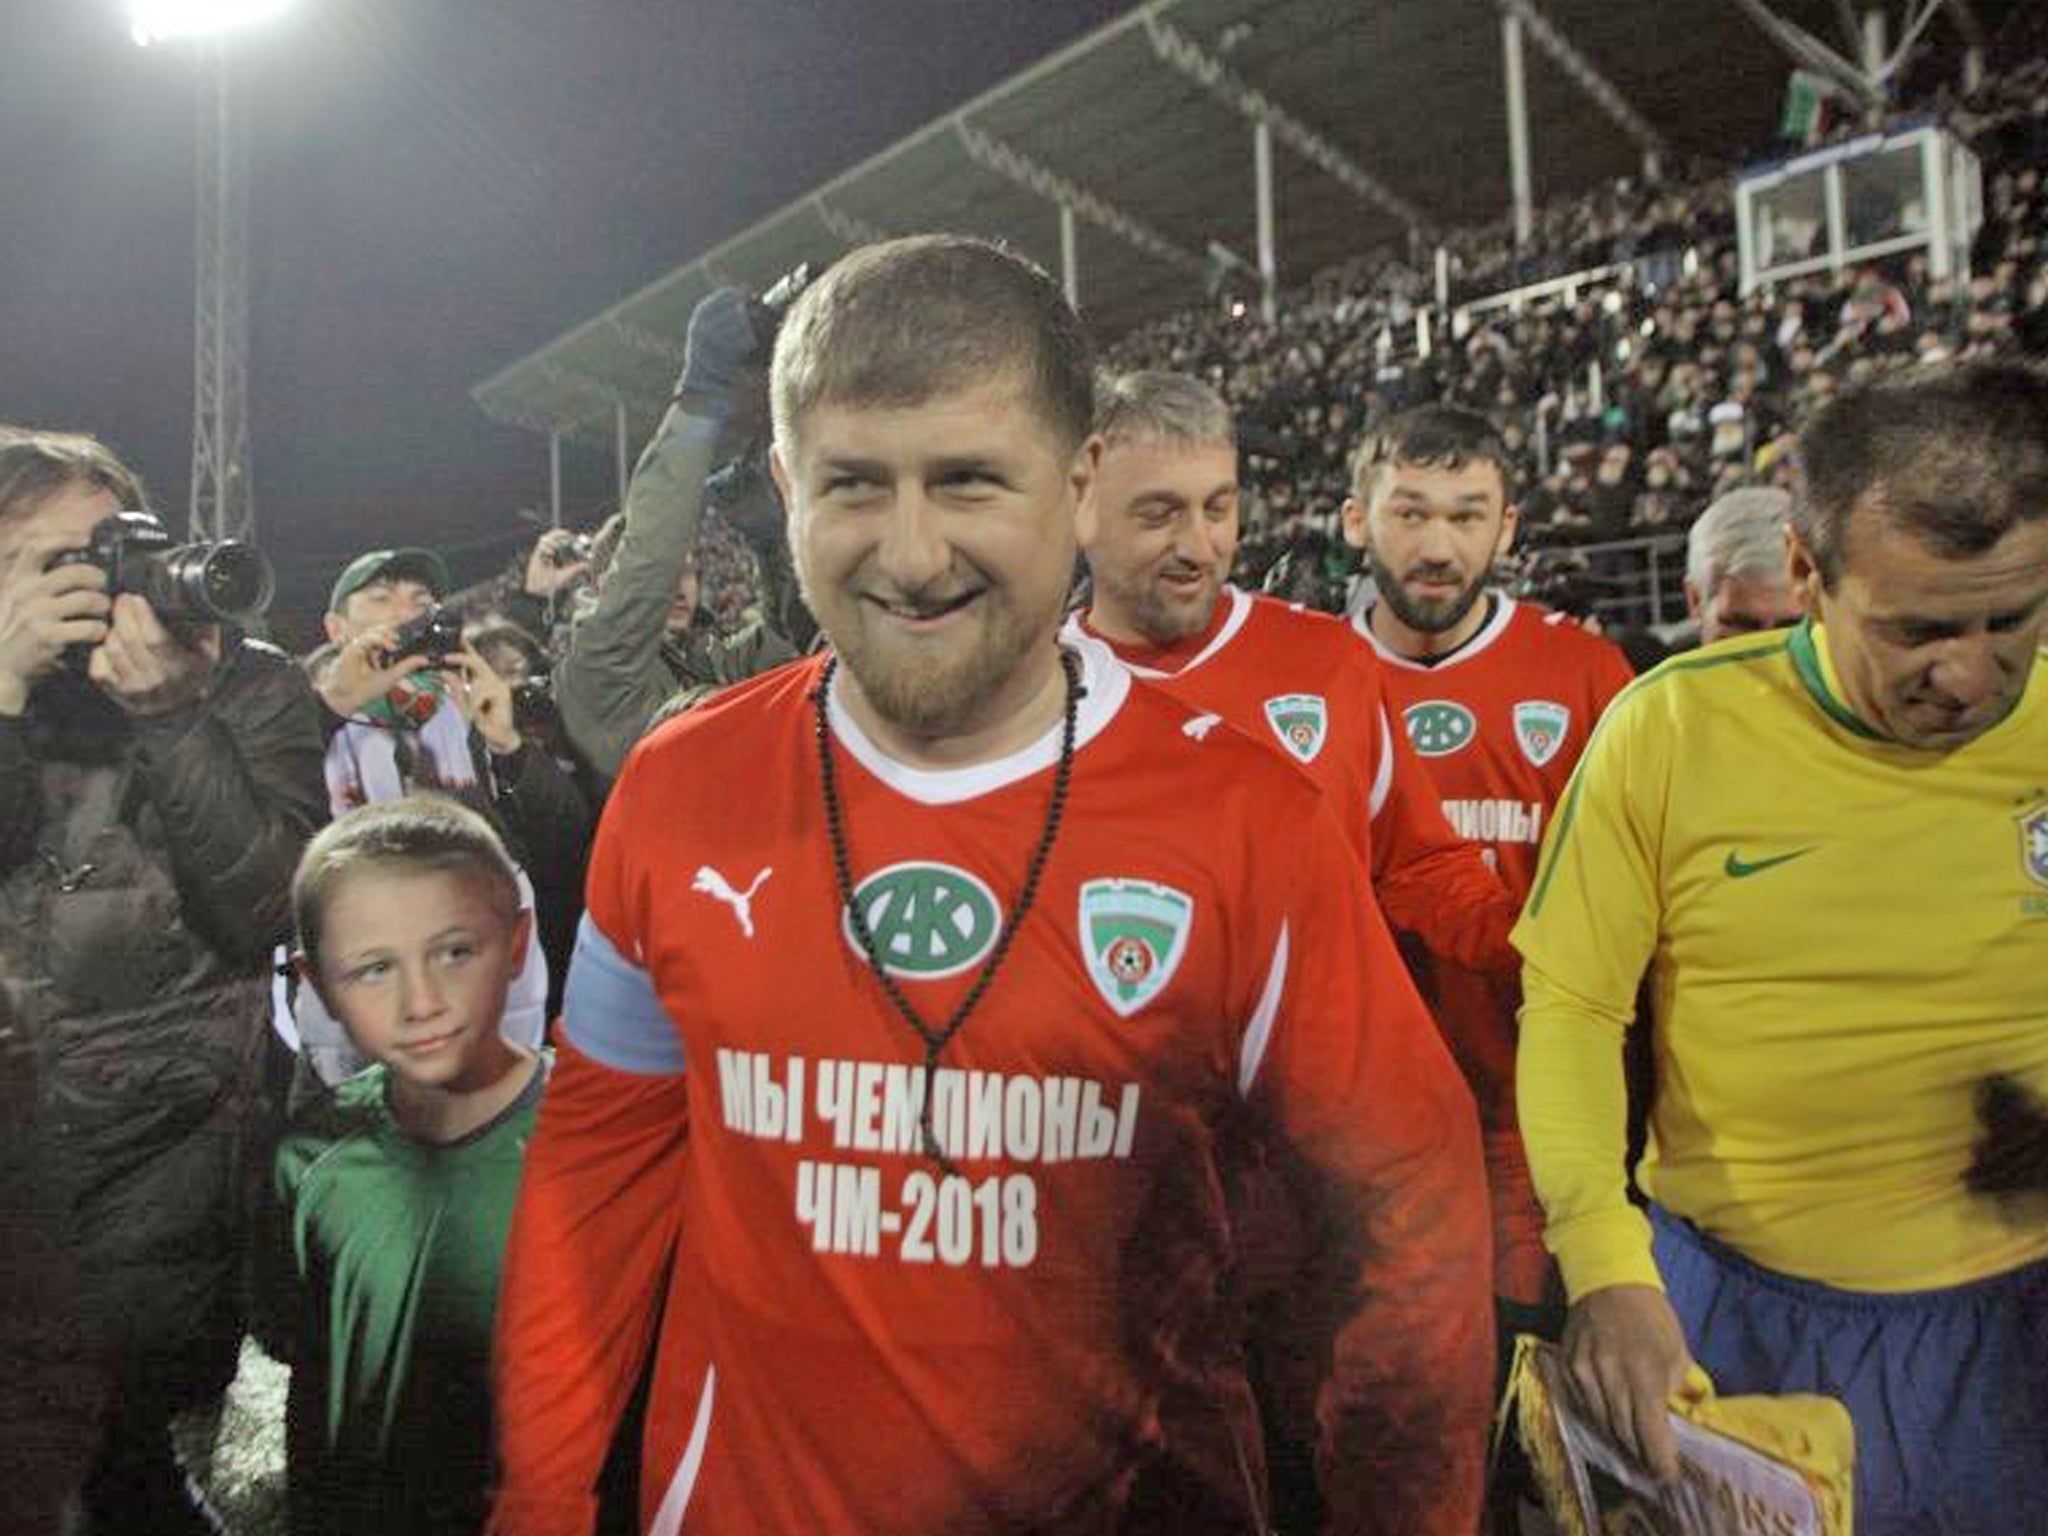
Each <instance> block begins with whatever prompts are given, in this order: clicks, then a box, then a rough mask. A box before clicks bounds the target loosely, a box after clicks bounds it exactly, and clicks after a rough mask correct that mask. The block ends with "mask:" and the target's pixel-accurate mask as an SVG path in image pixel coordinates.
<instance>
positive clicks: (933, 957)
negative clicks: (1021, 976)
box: [840, 863, 1003, 980]
mask: <svg viewBox="0 0 2048 1536" xmlns="http://www.w3.org/2000/svg"><path fill="white" fill-rule="evenodd" d="M853 899H854V902H855V904H856V905H857V906H858V907H859V908H860V914H861V916H862V917H863V918H865V919H866V920H867V925H868V932H869V933H871V934H872V935H874V940H875V952H876V953H877V954H878V955H879V956H880V958H881V961H882V967H883V969H884V970H886V971H888V972H889V974H890V975H892V976H914V977H918V978H921V979H925V980H930V979H932V978H935V977H939V976H951V975H954V974H956V973H958V972H960V971H964V970H966V969H967V968H968V967H969V966H970V965H973V964H974V963H975V962H976V961H978V960H980V959H981V958H982V957H983V956H984V955H986V954H987V953H988V952H989V950H990V949H991V948H992V947H993V946H994V944H995V941H996V931H997V930H998V929H999V928H1001V927H1002V925H1003V912H1002V908H1001V907H999V906H997V905H996V898H995V893H994V892H993V891H991V890H990V889H989V888H988V887H987V886H986V885H984V884H983V883H982V882H981V881H979V880H977V879H976V878H975V877H974V876H972V875H970V874H968V873H967V871H965V870H964V869H955V868H953V867H952V866H951V865H949V864H918V863H911V864H891V865H890V866H889V867H888V868H887V869H883V870H877V871H876V872H875V873H874V874H872V875H869V876H868V877H867V879H865V880H863V881H861V883H860V884H859V885H858V886H857V887H855V889H854V893H853ZM840 927H841V929H842V930H844V932H845V934H846V942H847V944H848V945H850V946H851V947H852V949H853V952H854V953H855V954H857V955H858V954H861V953H862V950H861V947H860V940H859V939H858V938H856V937H855V936H854V932H853V914H852V913H851V912H847V913H845V914H844V916H843V918H842V920H841V922H840Z"/></svg>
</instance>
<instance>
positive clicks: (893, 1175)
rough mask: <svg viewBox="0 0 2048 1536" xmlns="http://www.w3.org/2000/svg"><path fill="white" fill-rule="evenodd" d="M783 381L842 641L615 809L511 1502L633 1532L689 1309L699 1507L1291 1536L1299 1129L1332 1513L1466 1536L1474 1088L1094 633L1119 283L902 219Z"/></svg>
mask: <svg viewBox="0 0 2048 1536" xmlns="http://www.w3.org/2000/svg"><path fill="white" fill-rule="evenodd" d="M772 393H773V399H774V406H775V422H776V448H775V456H774V470H775V475H776V478H777V481H778V484H779V485H780V487H781V489H782V492H783V497H784V500H785V502H786V504H787V505H788V507H789V515H790V534H791V547H792V550H793V553H794V555H795V563H796V567H797V570H798V573H799V576H800V578H801V580H802V583H803V588H804V593H805V597H806V600H807V601H808V603H809V604H810V607H811V609H812V611H813V613H814V614H815V615H816V616H817V618H818V620H819V623H820V626H821V627H822V629H823V631H824V633H825V634H826V636H827V637H828V638H829V639H830V641H831V644H832V651H831V653H830V655H829V656H827V657H821V658H812V659H809V660H805V661H801V662H795V663H792V664H790V665H789V666H787V667H784V668H782V669H780V670H778V671H775V672H771V673H768V674H766V675H765V676H763V677H760V678H757V679H754V680H753V681H751V682H749V683H746V684H743V685H740V686H739V687H737V688H734V689H732V690H730V691H729V692H727V693H725V694H723V695H721V696H720V698H719V699H718V700H717V701H716V702H714V703H712V704H710V705H708V706H705V707H703V708H700V709H698V710H696V711H693V712H691V713H690V714H688V715H685V716H682V717H680V718H678V719H677V720H675V721H672V722H671V723H669V724H668V725H666V726H663V727H661V728H660V729H658V730H656V731H655V732H653V733H652V734H651V735H649V736H648V737H647V738H646V739H645V740H644V741H643V742H642V743H641V744H640V746H639V747H638V748H637V749H636V750H635V751H634V753H633V755H632V756H631V757H630V758H629V759H628V761H627V763H626V766H625V769H624V771H623V773H622V774H621V776H620V779H619V781H618V785H617V787H616V789H615V790H614V791H613V795H612V798H611V801H610V804H609V806H608V807H607V810H606V813H605V820H604V824H603V827H602V828H601V830H600V832H599V835H598V841H597V847H596V850H595V852H594V854H593V860H592V869H591V880H590V900H589V909H588V914H587V916H586V919H585V923H584V927H583V930H582V934H581V936H580V939H579V947H578V950H577V955H576V959H575V962H574V965H573V967H572V969H571V972H570V979H569V996H568V1003H567V1008H566V1012H565V1017H564V1021H563V1025H562V1029H561V1032H560V1037H559V1042H558V1065H557V1068H556V1072H555V1075H554V1078H553V1080H552V1082H551V1084H550V1087H549V1096H548V1100H547V1104H546V1107H545V1108H544V1109H543V1111H542V1114H541V1119H540V1124H539V1127H538V1129H537V1131H536V1134H535V1137H534V1140H533V1142H532V1145H531V1146H530V1148H529V1149H528V1152H527V1160H526V1177H525V1183H524V1185H523V1187H522V1190H521V1194H520V1204H519V1208H518V1211H517V1214H516V1216H515V1218H514V1223H513V1232H512V1238H511V1244H510V1250H509V1253H508V1256H507V1265H506V1277H505V1284H504V1292H503V1297H502V1301H501V1304H500V1313H499V1315H500V1326H499V1338H498V1367H497V1369H498V1412H499V1422H500V1425H501V1440H502V1449H503V1455H504V1463H505V1481H504V1485H503V1488H502V1490H501V1492H500V1494H499V1497H498V1500H497V1503H496V1506H495V1510H494V1515H493V1526H492V1528H493V1530H494V1531H496V1532H497V1533H498V1536H571V1533H575V1536H581V1533H583V1532H585V1531H587V1530H588V1529H589V1526H590V1521H591V1513H592V1498H591V1487H592V1484H593V1481H594V1479H595V1477H596V1474H597V1471H598V1467H599V1464H600V1462H601V1461H602V1459H603V1455H604V1449H605V1444H606V1441H607V1438H608V1436H609V1435H610V1433H611V1430H612V1427H613V1425H614V1424H615V1423H616V1421H617V1418H618V1416H619V1413H620V1410H621V1409H622V1407H623V1406H624V1403H625V1401H626V1399H627V1397H628V1395H629V1394H630V1391H631V1388H632V1385H633V1381H634V1377H635V1375H636V1372H637V1370H638V1368H639V1366H640V1364H641V1361H642V1359H643V1357H644V1354H645V1351H646V1349H647V1347H648V1341H649V1339H650V1337H652V1336H654V1333H655V1325H656V1322H657V1316H656V1314H657V1311H659V1313H660V1316H659V1325H660V1327H659V1343H658V1345H657V1346H656V1351H655V1357H654V1366H653V1385H652V1389H651V1397H650V1401H649V1405H648V1409H647V1429H646V1436H645V1441H644V1447H643V1465H642V1472H641V1483H642V1489H643V1516H644V1519H645V1520H646V1522H647V1528H648V1529H649V1530H650V1531H652V1532H655V1533H658V1536H673V1533H676V1532H680V1531H710V1532H717V1533H719V1536H756V1533H758V1536H784V1533H788V1532H792V1531H804V1532H826V1533H842V1532H844V1533H865V1532H872V1533H877V1536H880V1533H894V1536H925V1533H931V1536H939V1533H945V1536H953V1533H964V1532H981V1531H989V1532H995V1531H1005V1532H1008V1531H1018V1530H1042V1531H1105V1532H1106V1531H1121V1532H1143V1531H1159V1532H1168V1531H1172V1532H1182V1531H1193V1532H1203V1531H1211V1530H1214V1531H1226V1530H1227V1531H1245V1530H1251V1529H1265V1528H1266V1526H1267V1521H1266V1517H1265V1511H1264V1508H1263V1504H1264V1494H1263V1488H1262V1476H1261V1471H1262V1469H1261V1463H1260V1455H1259V1437H1258V1424H1257V1419H1256V1414H1255V1412H1254V1411H1253V1409H1252V1407H1251V1397H1250V1392H1249V1388H1248V1386H1247V1383H1246V1379H1245V1374H1244V1369H1243V1364H1242V1358H1241V1349H1240V1346H1239V1344H1238V1342H1237V1341H1238V1339H1239V1337H1240V1330H1239V1329H1238V1327H1237V1326H1236V1325H1235V1323H1234V1320H1233V1317H1232V1311H1231V1304H1230V1303H1231V1295H1232V1290H1231V1285H1230V1281H1229V1276H1230V1273H1231V1271H1232V1268H1233V1266H1234V1263H1235V1260H1236V1254H1235V1251H1234V1245H1233V1241H1232V1238H1231V1228H1230V1224H1229V1220H1228V1218H1227V1214H1226V1212H1225V1209H1224V1206H1223V1198H1222V1195H1221V1190H1222V1189H1223V1188H1224V1187H1226V1185H1227V1183H1228V1182H1229V1180H1230V1176H1231V1169H1232V1167H1233V1165H1234V1164H1235V1163H1236V1162H1237V1161H1239V1160H1241V1159H1246V1158H1250V1157H1253V1156H1265V1157H1270V1158H1274V1159H1280V1160H1284V1161H1285V1162H1286V1164H1287V1166H1289V1167H1290V1168H1291V1169H1294V1170H1295V1171H1296V1172H1297V1174H1298V1176H1299V1178H1300V1181H1301V1183H1302V1186H1303V1187H1304V1188H1305V1189H1306V1190H1308V1191H1310V1192H1311V1195H1312V1198H1313V1199H1314V1201H1315V1202H1316V1205H1317V1207H1318V1209H1319V1211H1320V1212H1321V1213H1322V1214H1323V1215H1324V1216H1325V1217H1326V1221H1327V1230H1328V1231H1329V1232H1330V1234H1331V1238H1332V1241H1331V1243H1330V1245H1329V1248H1328V1249H1327V1251H1325V1252H1324V1253H1323V1254H1322V1255H1320V1256H1319V1257H1320V1258H1321V1260H1322V1261H1323V1262H1322V1264H1321V1265H1320V1266H1319V1269H1318V1274H1319V1276H1320V1277H1321V1278H1322V1279H1324V1280H1325V1281H1327V1284H1325V1285H1324V1286H1322V1287H1321V1288H1319V1289H1311V1288H1308V1287H1304V1300H1305V1304H1307V1302H1308V1301H1310V1300H1316V1301H1320V1302H1321V1303H1322V1304H1324V1305H1326V1306H1327V1307H1328V1308H1329V1310H1330V1317H1329V1323H1328V1335H1329V1337H1330V1339H1331V1340H1332V1347H1331V1352H1330V1356H1329V1360H1328V1365H1329V1369H1328V1372H1327V1379H1326V1381H1325V1382H1324V1384H1323V1387H1322V1392H1321V1401H1320V1409H1321V1416H1320V1422H1321V1424H1322V1426H1323V1431H1324V1432H1323V1437H1322V1445H1321V1447H1320V1452H1321V1465H1322V1468H1323V1471H1324V1474H1325V1479H1324V1480H1325V1492H1326V1495H1327V1497H1328V1500H1329V1503H1330V1508H1331V1511H1332V1524H1333V1526H1334V1528H1335V1529H1338V1530H1343V1531H1361V1532H1386V1533H1388V1536H1392V1533H1395V1532H1402V1533H1408V1532H1422V1533H1438V1532H1440V1533H1443V1536H1452V1533H1460V1536H1462V1533H1465V1532H1468V1531H1469V1530H1470V1529H1471V1528H1472V1526H1473V1524H1474V1522H1475V1521H1476V1519H1477V1515H1478V1506H1479V1480H1480V1463H1481V1459H1482V1454H1483V1441H1484V1434H1485V1423H1486V1415H1487V1381H1486V1377H1487V1366H1488V1360H1487V1354H1488V1350H1487V1343H1488V1338H1489V1319H1488V1317H1487V1315H1486V1301H1485V1287H1486V1260H1485V1254H1486V1242H1487V1236H1486V1222H1485V1212H1484V1207H1483V1200H1484V1193H1483V1178H1482V1172H1481V1163H1480V1157H1479V1148H1478V1138H1477V1131H1476V1125H1475V1123H1474V1120H1473V1116H1472V1111H1471V1108H1470V1104H1469V1096H1468V1095H1467V1094H1466V1093H1465V1091H1464V1089H1463V1086H1462V1084H1460V1083H1459V1081H1458V1079H1457V1072H1456V1068H1455V1066H1454V1064H1453V1063H1452V1062H1451V1060H1450V1058H1449V1055H1448V1053H1447V1052H1446V1051H1445V1050H1444V1049H1443V1047H1442V1045H1441V1043H1440V1042H1438V1041H1437V1040H1436V1038H1435V1035H1434V1032H1433V1031H1431V1030H1429V1029H1427V1028H1425V1027H1423V1026H1424V1018H1425V1015H1424V1014H1423V1012H1422V1009H1421V1004H1420V1001H1419V999H1417V998H1416V996H1415V994H1414V991H1413V987H1412V985H1410V984H1408V983H1407V981H1406V978H1405V976H1404V975H1403V974H1402V972H1401V968H1400V962H1399V958H1398V954H1397V952H1396V951H1395V949H1394V948H1393V944H1392V940H1391V938H1390V936H1389V935H1388V933H1387V930H1386V928H1385V926H1384V924H1383V923H1382V922H1381V921H1380V919H1379V917H1378V914H1377V912H1376V911H1375V910H1374V908H1373V906H1372V904H1371V902H1370V900H1369V898H1368V897H1367V896H1366V895H1365V893H1364V891H1363V887H1362V883H1361V882H1359V881H1357V880H1356V879H1354V878H1352V877H1351V875H1350V871H1351V868H1352V861H1351V855H1350V853H1349V851H1348V849H1346V847H1345V846H1344V841H1343V838H1342V835H1341V833H1340V832H1339V831H1338V829H1337V827H1336V825H1335V823H1334V822H1333V821H1332V820H1331V819H1330V817H1329V813H1328V812H1327V811H1326V810H1324V809H1323V807H1322V805H1321V803H1320V800H1319V798H1318V797H1317V796H1316V794H1315V793H1314V791H1313V789H1312V787H1311V786H1309V785H1307V784H1305V783H1303V782H1302V781H1301V779H1300V777H1299V776H1298V775H1296V774H1294V773H1292V772H1291V771H1289V770H1288V769H1286V768H1285V767H1284V766H1283V765H1282V764H1281V763H1279V762H1278V761H1277V760H1276V759H1275V758H1274V757H1273V756H1272V755H1271V754H1269V753H1266V752H1265V751H1263V750H1262V749H1259V748H1257V747H1254V746H1252V745H1250V744H1248V743H1246V742H1245V741H1243V740H1242V739H1241V738H1240V737H1239V736H1238V735H1237V734H1236V733H1234V732H1231V731H1213V730H1209V729H1207V728H1206V727H1203V726H1202V722H1201V720H1200V718H1199V717H1197V716H1194V715H1191V714H1190V712H1189V711H1188V710H1187V709H1186V708H1184V707H1182V706H1180V705H1179V704H1177V703H1176V702H1175V701H1173V700H1172V699H1170V698H1167V697H1165V696H1163V695H1160V694H1157V693H1155V692H1152V691H1150V690H1145V689H1140V688H1137V687H1134V686H1133V685H1132V683H1131V680H1130V678H1129V675H1128V674H1127V673H1126V672H1125V671H1124V670H1123V669H1122V668H1120V667H1118V666H1117V665H1116V664H1115V663H1114V661H1113V660H1112V659H1111V658H1110V657H1109V656H1108V654H1107V653H1106V652H1105V651H1104V650H1103V649H1102V648H1100V647H1099V646H1095V645H1092V644H1082V645H1079V646H1062V645H1060V644H1058V643H1056V635H1057V631H1058V627H1059V621H1060V612H1061V607H1062V604H1063V600H1064V595H1065V589H1066V583H1067V578H1068V575H1069V571H1070V568H1071V562H1072V559H1073V554H1074V544H1073V532H1072V529H1073V522H1074V518H1075V514H1076V511H1077V509H1079V508H1081V507H1084V506H1085V505H1086V504H1087V503H1088V501H1089V500H1090V498H1091V497H1092V496H1093V495H1094V493H1095V480H1096V473H1097V465H1098V461H1099V458H1100V451H1101V450H1100V445H1099V443H1098V442H1097V441H1096V439H1095V438H1094V437H1093V436H1092V435H1091V415H1092V405H1093V402H1092V391H1091V383H1090V373H1089V368H1088V356H1087V346H1086V343H1085V341H1084V339H1083V336H1082V332H1081V329H1080V325H1079V321H1078V320H1077V318H1076V317H1075V316H1074V314H1073V311H1072V310H1071V309H1070V308H1069V307H1068V306H1067V305H1066V303H1065V301H1064V300H1063V299H1062V298H1061V296H1060V293H1059V290H1058V288H1057V286H1056V285H1054V284H1053V283H1051V282H1050V280H1049V279H1047V278H1046V276H1045V274H1044V273H1042V272H1040V271H1038V270H1037V269H1036V268H1034V267H1031V266H1029V265H1028V264H1027V263H1024V262H1022V261H1020V260H1019V259H1017V258H1015V257H1012V256H1009V255H1006V254H1004V253H1003V252H1001V251H999V250H997V249H996V248H994V247H992V246H989V245H986V244H984V243H981V242H978V241H972V240H966V239H961V238H957V237H950V236H929V237H920V238H916V239H911V240H901V241H892V242H889V243H886V244H883V245H878V246H872V247H869V248H866V249H864V250H861V251H858V252H856V253H854V254H853V255H851V256H849V257H847V258H845V259H844V260H843V261H842V262H840V263H839V264H838V265H837V266H836V267H834V268H833V269H832V270H831V271H829V272H828V273H826V275H825V276H824V277H823V278H822V279H821V280H820V281H819V282H818V283H817V284H816V285H814V286H813V287H812V288H811V289H810V290H809V291H808V292H807V293H806V294H805V295H804V296H803V298H802V299H800V300H799V301H798V303H797V304H796V305H795V306H794V308H793V309H792V310H791V312H790V314H789V317H788V320H787V321H786V323H785V325H784V327H783V330H782V333H781V336H780V337H779V339H778V341H777V345H776V353H775V362H774V368H773V375H772ZM664 1297H665V1300H664V1299H663V1298H664Z"/></svg>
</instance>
